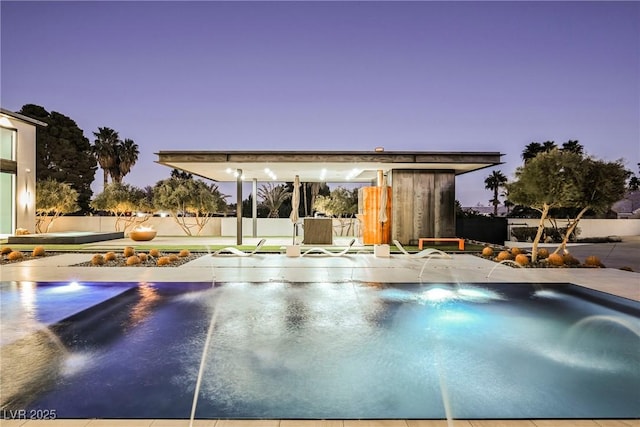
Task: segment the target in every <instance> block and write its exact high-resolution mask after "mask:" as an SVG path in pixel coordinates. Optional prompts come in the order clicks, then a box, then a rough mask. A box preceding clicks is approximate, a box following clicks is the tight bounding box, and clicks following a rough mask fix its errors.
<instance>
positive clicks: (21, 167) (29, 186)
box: [0, 114, 36, 233]
mask: <svg viewBox="0 0 640 427" xmlns="http://www.w3.org/2000/svg"><path fill="white" fill-rule="evenodd" d="M0 124H1V125H2V127H5V128H9V129H15V130H17V138H16V164H17V169H16V176H15V178H16V181H15V183H16V185H15V212H14V213H13V215H15V228H25V229H27V230H28V231H29V232H31V233H33V232H35V224H36V127H35V126H34V125H33V124H31V123H28V122H25V121H22V120H20V119H16V118H14V117H11V116H8V115H5V114H0ZM0 209H11V208H10V207H5V206H2V207H0ZM13 231H15V230H13Z"/></svg>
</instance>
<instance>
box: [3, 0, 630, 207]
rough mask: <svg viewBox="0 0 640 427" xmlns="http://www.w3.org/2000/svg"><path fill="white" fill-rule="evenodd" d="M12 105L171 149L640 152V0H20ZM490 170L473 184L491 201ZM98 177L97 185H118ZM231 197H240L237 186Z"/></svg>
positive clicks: (464, 191)
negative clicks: (567, 145) (544, 147)
mask: <svg viewBox="0 0 640 427" xmlns="http://www.w3.org/2000/svg"><path fill="white" fill-rule="evenodd" d="M0 8H1V10H0V12H1V36H2V39H1V48H2V50H1V53H2V57H1V59H2V63H1V71H2V74H1V102H2V106H3V107H4V108H7V109H10V110H19V109H20V108H21V107H22V105H24V104H27V103H33V104H38V105H42V106H43V107H45V108H46V109H47V110H49V111H58V112H60V113H62V114H65V115H67V116H69V117H71V118H72V119H74V120H75V121H76V122H77V123H78V125H79V126H80V128H81V129H83V130H84V133H85V136H86V137H88V138H89V139H90V140H91V141H92V142H93V139H94V137H93V132H94V131H96V130H97V128H98V127H103V126H106V127H111V128H113V129H115V130H117V131H118V132H119V133H120V136H121V137H122V138H131V139H133V140H134V141H136V143H137V144H138V145H139V147H140V151H141V155H140V158H139V161H138V163H137V164H136V165H135V166H134V168H133V171H132V172H131V173H130V174H129V175H127V176H126V177H125V182H127V183H131V184H133V185H136V186H139V187H144V186H146V185H153V184H154V183H155V182H156V181H158V180H160V179H164V178H167V177H168V175H169V172H170V170H169V169H168V168H166V167H164V166H160V165H157V164H155V163H154V161H155V160H156V159H157V157H156V156H155V155H154V154H153V153H154V152H157V151H159V150H172V149H179V150H225V149H230V150H238V149H247V150H267V149H268V150H285V149H302V150H310V149H313V150H372V149H373V148H374V147H376V146H384V147H385V149H386V150H387V151H397V150H425V151H499V152H502V153H505V154H506V155H505V156H504V157H503V161H505V162H506V164H504V165H501V166H500V167H498V168H497V169H500V170H502V171H503V172H504V173H505V175H507V176H508V177H509V178H512V177H513V172H514V170H515V168H516V167H517V166H519V165H520V164H521V159H520V155H521V153H522V150H523V149H524V147H525V146H526V145H527V144H528V143H530V142H532V141H537V142H543V141H546V140H554V141H556V143H558V144H561V143H563V142H565V141H567V140H568V139H578V140H579V141H580V143H582V144H583V145H584V146H585V149H586V151H587V152H588V153H589V154H592V155H594V156H596V157H598V158H602V159H605V160H616V159H619V158H624V159H625V161H626V166H627V168H629V169H631V170H633V171H634V172H636V173H637V166H636V163H638V162H640V3H637V2H367V1H360V2H214V1H193V2H177V1H176V2H169V1H164V2H149V1H139V2H94V1H85V2H81V1H70V2H53V1H49V2H13V1H6V0H3V1H2V2H1V3H0ZM490 172H491V170H483V171H478V172H474V173H471V174H467V175H464V176H461V177H458V179H457V182H456V184H457V185H456V187H457V189H456V197H457V198H458V199H459V200H460V201H461V202H462V204H463V205H467V206H469V205H475V204H476V203H478V202H480V203H482V204H485V205H488V204H489V202H488V201H489V199H490V198H491V194H490V192H489V191H488V190H485V189H484V182H483V181H484V179H485V177H486V176H487V175H489V173H490ZM101 176H102V173H101V171H100V170H99V171H98V173H97V174H96V177H97V180H96V181H97V182H96V183H94V186H93V188H94V191H96V192H99V191H101V188H100V186H101V183H100V178H101ZM229 192H230V193H231V191H229Z"/></svg>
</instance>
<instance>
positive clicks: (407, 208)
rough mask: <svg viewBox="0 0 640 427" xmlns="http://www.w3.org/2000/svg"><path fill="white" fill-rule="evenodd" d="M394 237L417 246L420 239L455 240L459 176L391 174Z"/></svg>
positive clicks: (447, 173) (398, 171) (400, 171)
mask: <svg viewBox="0 0 640 427" xmlns="http://www.w3.org/2000/svg"><path fill="white" fill-rule="evenodd" d="M391 175H392V177H391V182H392V183H393V185H392V186H393V196H392V206H393V214H392V221H393V222H392V238H393V239H397V240H398V241H399V242H400V243H401V244H403V245H407V244H417V241H418V238H420V237H454V236H455V230H456V222H455V221H456V217H455V174H454V172H453V171H445V170H439V171H424V170H403V169H394V170H392V171H391Z"/></svg>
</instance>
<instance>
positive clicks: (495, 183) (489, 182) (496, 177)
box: [484, 171, 507, 216]
mask: <svg viewBox="0 0 640 427" xmlns="http://www.w3.org/2000/svg"><path fill="white" fill-rule="evenodd" d="M506 183H507V177H506V176H504V174H503V173H502V172H501V171H493V172H492V173H491V175H489V176H488V177H487V178H486V179H485V180H484V188H486V189H487V190H491V191H493V199H492V200H491V204H493V215H494V216H498V205H499V204H500V199H499V198H498V191H499V190H500V188H502V187H503V186H504V185H505V184H506Z"/></svg>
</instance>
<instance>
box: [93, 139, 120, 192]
mask: <svg viewBox="0 0 640 427" xmlns="http://www.w3.org/2000/svg"><path fill="white" fill-rule="evenodd" d="M93 136H95V137H96V139H95V141H94V144H93V146H92V147H91V151H92V153H93V156H94V157H95V158H96V161H97V162H98V164H99V165H100V168H102V171H103V172H104V188H106V187H107V184H108V183H109V174H110V171H111V169H112V168H113V167H114V166H115V164H116V146H117V145H118V143H119V141H120V136H119V135H118V132H116V131H115V130H113V129H111V128H107V127H104V128H98V132H93Z"/></svg>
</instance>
